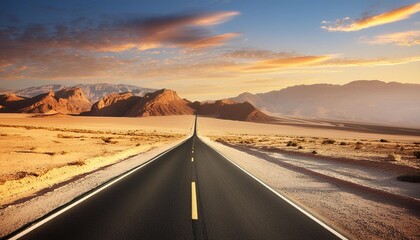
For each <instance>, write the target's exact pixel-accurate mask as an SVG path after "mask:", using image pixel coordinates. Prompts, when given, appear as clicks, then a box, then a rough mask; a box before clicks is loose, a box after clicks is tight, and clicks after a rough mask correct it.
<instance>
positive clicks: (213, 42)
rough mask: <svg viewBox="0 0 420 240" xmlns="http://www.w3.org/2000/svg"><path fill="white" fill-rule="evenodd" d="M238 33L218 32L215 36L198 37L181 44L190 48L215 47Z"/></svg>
mask: <svg viewBox="0 0 420 240" xmlns="http://www.w3.org/2000/svg"><path fill="white" fill-rule="evenodd" d="M239 35H240V34H239V33H226V34H220V35H216V36H211V37H208V38H203V39H199V40H196V41H192V42H187V43H185V44H183V46H186V47H190V48H208V47H216V46H221V45H223V44H224V43H225V42H226V41H228V40H230V39H232V38H234V37H237V36H239Z"/></svg>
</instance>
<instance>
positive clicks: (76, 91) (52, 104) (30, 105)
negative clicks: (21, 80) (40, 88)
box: [0, 88, 92, 114]
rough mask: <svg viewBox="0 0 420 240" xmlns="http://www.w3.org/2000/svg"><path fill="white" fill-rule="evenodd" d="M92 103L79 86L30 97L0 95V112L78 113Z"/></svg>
mask: <svg viewBox="0 0 420 240" xmlns="http://www.w3.org/2000/svg"><path fill="white" fill-rule="evenodd" d="M91 106H92V104H91V102H90V101H89V100H88V99H87V98H86V96H85V95H84V94H83V91H82V90H81V88H65V89H61V90H59V91H57V92H53V91H50V92H48V93H43V94H40V95H38V96H35V97H32V98H26V97H21V96H18V95H16V94H14V93H6V94H3V95H0V112H12V113H50V112H54V113H55V112H58V113H64V114H78V113H81V112H85V111H89V110H90V108H91Z"/></svg>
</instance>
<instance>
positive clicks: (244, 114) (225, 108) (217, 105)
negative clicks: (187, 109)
mask: <svg viewBox="0 0 420 240" xmlns="http://www.w3.org/2000/svg"><path fill="white" fill-rule="evenodd" d="M195 105H196V106H198V108H197V107H196V109H197V110H198V111H197V112H198V114H199V115H208V116H215V117H218V118H222V119H231V120H240V121H250V122H269V121H272V120H273V118H272V117H270V116H268V115H266V114H264V113H263V112H261V111H260V110H258V109H257V108H255V107H254V106H253V105H252V104H250V103H249V102H243V103H236V102H234V101H232V100H227V99H224V100H218V101H216V102H214V103H199V104H197V103H195Z"/></svg>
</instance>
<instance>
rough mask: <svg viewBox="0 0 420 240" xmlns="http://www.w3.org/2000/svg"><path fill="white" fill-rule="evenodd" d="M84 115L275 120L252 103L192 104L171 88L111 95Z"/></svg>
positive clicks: (221, 101) (223, 101) (224, 101)
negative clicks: (190, 116) (145, 92)
mask: <svg viewBox="0 0 420 240" xmlns="http://www.w3.org/2000/svg"><path fill="white" fill-rule="evenodd" d="M83 114H85V115H91V116H114V117H147V116H168V115H193V114H199V115H204V116H213V117H217V118H222V119H231V120H240V121H255V122H268V121H272V120H273V119H272V118H271V117H269V116H267V115H266V114H264V113H262V112H261V111H259V110H258V109H256V108H255V107H254V106H252V105H251V104H250V103H248V102H244V103H236V102H233V101H229V100H219V101H216V102H214V103H200V102H194V103H191V102H189V101H188V100H185V99H182V98H180V97H179V96H178V95H177V93H176V92H175V91H172V90H168V89H162V90H158V91H156V92H153V93H147V94H146V95H145V96H144V97H138V96H134V95H133V94H132V93H119V94H111V95H108V96H106V97H104V98H102V99H101V100H100V101H98V102H97V103H95V104H94V105H93V106H92V109H91V111H89V112H86V113H83Z"/></svg>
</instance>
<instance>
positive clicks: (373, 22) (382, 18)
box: [321, 3, 420, 32]
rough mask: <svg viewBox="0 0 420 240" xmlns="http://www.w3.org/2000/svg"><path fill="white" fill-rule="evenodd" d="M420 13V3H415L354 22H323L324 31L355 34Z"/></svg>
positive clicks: (346, 19) (346, 18)
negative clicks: (355, 32)
mask: <svg viewBox="0 0 420 240" xmlns="http://www.w3.org/2000/svg"><path fill="white" fill-rule="evenodd" d="M417 12H420V3H415V4H411V5H407V6H404V7H400V8H397V9H393V10H391V11H389V12H385V13H382V14H378V15H373V16H368V17H364V18H361V19H358V20H354V21H352V20H351V19H350V18H349V17H345V18H343V19H338V20H336V21H335V22H334V23H331V22H328V21H322V22H321V24H323V25H322V26H321V28H322V29H324V30H327V31H329V32H354V31H359V30H361V29H365V28H370V27H375V26H379V25H383V24H388V23H393V22H397V21H401V20H404V19H407V18H409V17H411V16H412V15H413V14H415V13H417Z"/></svg>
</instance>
